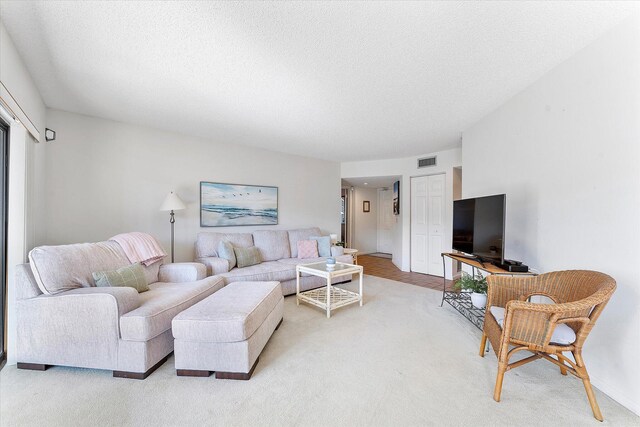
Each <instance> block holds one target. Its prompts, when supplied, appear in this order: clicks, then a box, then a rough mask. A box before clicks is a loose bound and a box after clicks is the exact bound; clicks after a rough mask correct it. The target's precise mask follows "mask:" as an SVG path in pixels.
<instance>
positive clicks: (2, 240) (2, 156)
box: [0, 119, 9, 363]
mask: <svg viewBox="0 0 640 427" xmlns="http://www.w3.org/2000/svg"><path fill="white" fill-rule="evenodd" d="M0 144H1V147H0V204H1V206H0V246H1V247H2V259H1V260H0V262H1V264H2V265H1V266H0V281H1V283H0V310H1V311H2V316H0V331H2V337H0V363H2V361H3V360H4V359H5V356H6V348H5V344H6V343H5V337H6V336H7V334H6V325H7V204H8V203H7V200H8V199H7V197H8V179H7V178H8V173H9V126H8V125H7V124H6V123H5V122H3V121H2V119H0Z"/></svg>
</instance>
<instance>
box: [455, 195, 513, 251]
mask: <svg viewBox="0 0 640 427" xmlns="http://www.w3.org/2000/svg"><path fill="white" fill-rule="evenodd" d="M506 199H507V198H506V195H504V194H498V195H495V196H486V197H475V198H472V199H462V200H455V201H454V202H453V244H452V246H453V249H455V250H457V251H460V252H464V253H466V254H469V255H473V256H475V257H478V258H480V259H481V260H482V261H488V262H493V263H498V262H499V263H503V262H504V227H505V211H506Z"/></svg>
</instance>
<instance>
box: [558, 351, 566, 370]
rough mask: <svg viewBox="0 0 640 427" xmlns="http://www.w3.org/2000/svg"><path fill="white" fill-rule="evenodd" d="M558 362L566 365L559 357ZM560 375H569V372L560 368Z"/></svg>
mask: <svg viewBox="0 0 640 427" xmlns="http://www.w3.org/2000/svg"><path fill="white" fill-rule="evenodd" d="M558 354H562V352H559V353H558ZM558 362H560V363H562V364H563V365H564V362H563V361H562V359H560V358H559V357H558ZM560 373H561V374H562V375H567V370H566V369H565V368H562V367H561V368H560Z"/></svg>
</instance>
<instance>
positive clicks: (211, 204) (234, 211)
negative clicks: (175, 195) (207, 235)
mask: <svg viewBox="0 0 640 427" xmlns="http://www.w3.org/2000/svg"><path fill="white" fill-rule="evenodd" d="M276 224H278V187H266V186H262V185H241V184H224V183H220V182H205V181H202V182H200V226H201V227H232V226H238V225H276Z"/></svg>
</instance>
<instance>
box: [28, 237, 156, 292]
mask: <svg viewBox="0 0 640 427" xmlns="http://www.w3.org/2000/svg"><path fill="white" fill-rule="evenodd" d="M29 263H30V265H31V271H32V272H33V276H34V277H35V279H36V283H37V284H38V287H39V288H40V290H41V291H42V293H44V294H47V295H53V294H57V293H60V292H64V291H68V290H70V289H77V288H83V287H88V286H94V285H95V282H94V280H93V274H92V273H93V272H94V271H109V270H116V269H118V268H120V267H125V266H128V265H130V264H131V263H130V262H129V259H127V256H126V255H125V254H124V251H123V250H122V248H121V247H120V245H119V244H118V243H116V242H114V241H107V242H98V243H76V244H73V245H59V246H39V247H37V248H34V249H32V250H31V252H29ZM158 264H159V263H158ZM154 268H156V269H157V267H154Z"/></svg>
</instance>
